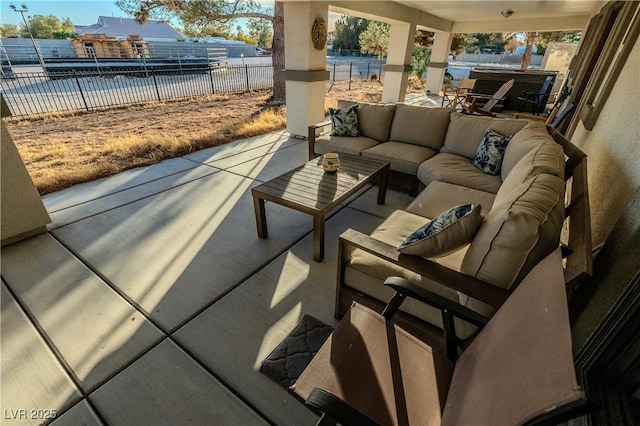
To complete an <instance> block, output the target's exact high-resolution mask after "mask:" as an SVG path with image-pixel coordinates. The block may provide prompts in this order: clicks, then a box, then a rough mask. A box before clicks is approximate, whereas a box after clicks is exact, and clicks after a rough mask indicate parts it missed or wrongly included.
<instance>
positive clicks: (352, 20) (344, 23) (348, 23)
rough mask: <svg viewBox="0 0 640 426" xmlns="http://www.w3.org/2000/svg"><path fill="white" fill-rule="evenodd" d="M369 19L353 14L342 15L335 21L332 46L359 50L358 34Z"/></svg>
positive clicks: (364, 28) (365, 26) (367, 23)
mask: <svg viewBox="0 0 640 426" xmlns="http://www.w3.org/2000/svg"><path fill="white" fill-rule="evenodd" d="M370 22H371V21H369V20H367V19H362V18H357V17H355V16H345V15H343V16H342V17H340V19H338V21H336V25H335V30H334V31H333V48H334V49H347V50H358V51H359V50H360V34H362V32H363V31H364V30H366V29H367V26H368V25H369V23H370Z"/></svg>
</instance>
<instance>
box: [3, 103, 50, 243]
mask: <svg viewBox="0 0 640 426" xmlns="http://www.w3.org/2000/svg"><path fill="white" fill-rule="evenodd" d="M0 104H1V105H2V116H3V117H8V116H10V115H11V113H10V111H9V107H8V106H7V104H6V103H5V101H4V99H3V98H2V96H0ZM0 128H1V129H0V130H1V131H2V134H1V135H0V141H1V142H2V147H1V152H2V166H1V167H0V172H1V173H0V174H1V175H2V176H1V177H0V179H1V180H2V189H1V190H0V198H1V202H0V205H1V206H2V209H1V210H2V211H1V212H0V215H1V216H2V222H1V223H2V225H1V226H0V228H2V229H1V231H0V232H1V236H0V240H1V245H3V246H4V245H6V244H11V243H12V242H15V241H18V240H21V239H24V238H28V237H31V236H33V235H36V234H39V233H42V232H46V231H47V223H50V222H51V219H49V214H48V213H47V210H46V209H45V207H44V204H43V203H42V199H41V198H40V194H38V190H37V189H36V187H35V186H34V185H33V181H32V180H31V176H29V172H27V168H26V167H25V165H24V162H23V161H22V157H20V153H19V152H18V149H17V148H16V146H15V144H14V143H13V139H11V134H10V133H9V130H8V129H7V126H6V125H5V124H4V121H2V120H0Z"/></svg>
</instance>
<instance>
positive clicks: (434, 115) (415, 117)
mask: <svg viewBox="0 0 640 426" xmlns="http://www.w3.org/2000/svg"><path fill="white" fill-rule="evenodd" d="M450 114H451V109H449V108H426V107H420V106H413V105H405V104H397V105H396V112H395V116H394V117H393V124H392V125H391V135H390V136H389V138H390V140H391V141H393V142H404V143H410V144H413V145H420V146H425V147H427V148H431V149H434V150H436V151H439V150H440V148H442V146H443V145H444V138H445V135H446V134H447V128H448V127H449V115H450Z"/></svg>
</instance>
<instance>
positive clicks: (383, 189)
mask: <svg viewBox="0 0 640 426" xmlns="http://www.w3.org/2000/svg"><path fill="white" fill-rule="evenodd" d="M388 181H389V167H386V168H385V169H384V170H382V171H381V172H380V181H379V182H378V204H381V205H382V204H384V202H385V199H386V196H387V182H388Z"/></svg>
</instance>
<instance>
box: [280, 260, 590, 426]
mask: <svg viewBox="0 0 640 426" xmlns="http://www.w3.org/2000/svg"><path fill="white" fill-rule="evenodd" d="M385 284H386V285H389V286H390V287H392V288H393V289H394V290H395V291H396V294H395V296H394V297H393V299H392V300H391V301H390V302H389V304H388V305H387V307H386V308H385V310H384V312H383V313H382V315H380V314H378V313H376V312H374V311H372V310H370V309H368V308H365V307H363V306H361V305H358V304H354V305H353V306H352V308H351V309H350V310H349V312H348V313H347V314H346V315H345V317H344V318H343V319H342V321H341V322H340V323H339V324H338V326H337V327H336V329H335V331H334V332H333V334H332V336H331V337H329V339H328V340H327V342H326V343H325V344H324V345H323V347H322V348H321V349H320V351H319V352H318V354H317V355H316V357H315V358H314V359H313V361H312V362H311V363H310V364H309V366H308V367H307V368H306V370H305V371H304V372H303V373H302V375H301V376H300V378H299V379H298V381H297V382H296V383H295V384H294V385H293V386H292V390H293V391H294V392H295V393H296V394H297V395H299V396H300V397H302V398H303V399H306V401H307V404H309V405H310V406H312V407H314V408H316V409H318V410H319V411H321V412H322V413H323V417H322V418H321V420H320V422H319V423H318V424H323V425H327V424H335V423H336V422H338V423H340V424H343V425H349V424H358V425H365V424H381V425H407V424H411V425H413V424H415V425H427V424H443V425H462V424H479V425H484V424H486V425H490V424H493V425H516V424H517V425H519V424H540V423H546V424H556V423H557V422H560V421H564V420H566V419H567V418H571V417H573V416H576V415H579V414H581V413H582V411H583V410H584V409H585V406H586V398H585V395H584V393H583V391H582V389H581V388H580V387H579V386H578V383H577V380H576V374H575V369H574V363H573V354H572V349H571V333H570V327H569V315H568V309H567V299H566V294H565V291H564V279H563V270H562V258H561V255H560V250H556V251H555V252H554V253H552V254H551V255H549V256H548V257H547V258H545V259H544V260H543V261H542V262H540V263H539V264H538V265H537V266H536V267H535V268H534V269H533V270H532V271H531V272H530V273H529V274H528V275H527V276H526V277H525V279H524V280H523V281H522V283H521V284H520V286H519V287H518V288H517V289H516V290H515V292H514V293H513V294H512V296H510V297H509V299H508V300H507V301H506V302H505V303H504V305H503V306H502V307H501V308H500V309H499V310H498V312H496V314H495V315H494V316H493V318H492V319H491V320H490V321H488V322H487V319H485V318H482V317H481V316H478V315H477V314H475V313H473V312H468V311H467V310H466V309H465V308H464V307H461V306H457V305H455V304H450V301H448V300H445V301H443V300H441V299H440V298H439V297H438V296H437V295H434V294H433V293H431V292H429V291H427V290H426V289H423V288H419V287H415V286H412V285H410V284H408V283H407V282H406V281H404V280H402V279H400V278H390V279H388V280H387V281H386V283H385ZM407 297H410V298H415V299H417V300H420V301H421V302H423V303H427V304H429V305H431V306H434V307H436V308H439V309H441V310H442V315H443V317H452V316H458V317H460V318H463V319H465V320H467V321H472V322H473V323H474V324H477V325H480V326H484V328H483V329H482V331H480V333H479V334H478V336H477V337H476V338H475V340H474V341H473V342H472V343H471V344H470V346H469V347H468V348H467V349H466V350H465V351H464V352H463V353H462V355H461V356H460V357H459V358H458V359H457V360H456V357H457V352H456V353H450V354H449V358H447V357H445V356H443V355H442V354H440V353H438V352H437V351H435V350H432V348H431V347H430V346H429V345H426V344H425V343H423V342H422V341H420V340H418V339H416V338H415V337H414V336H412V335H410V334H409V333H407V332H406V331H405V330H403V329H401V328H399V327H397V326H395V325H394V324H392V322H391V319H392V318H393V316H394V313H395V312H396V311H397V308H398V307H399V306H400V304H401V303H402V302H403V301H404V299H405V298H407ZM451 324H452V321H451ZM485 324H486V325H485ZM451 326H453V325H451Z"/></svg>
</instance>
